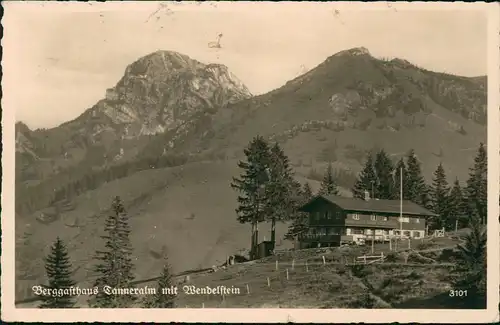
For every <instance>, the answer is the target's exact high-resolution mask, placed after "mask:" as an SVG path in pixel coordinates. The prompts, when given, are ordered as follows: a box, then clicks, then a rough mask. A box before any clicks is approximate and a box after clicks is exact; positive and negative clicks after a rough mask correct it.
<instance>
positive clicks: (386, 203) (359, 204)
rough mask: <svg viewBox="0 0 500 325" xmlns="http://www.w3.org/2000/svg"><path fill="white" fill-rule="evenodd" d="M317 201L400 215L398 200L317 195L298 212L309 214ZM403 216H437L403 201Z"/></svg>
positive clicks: (342, 206) (348, 207)
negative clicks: (312, 205)
mask: <svg viewBox="0 0 500 325" xmlns="http://www.w3.org/2000/svg"><path fill="white" fill-rule="evenodd" d="M317 200H326V201H328V202H330V203H333V204H335V205H337V206H339V207H340V208H341V209H343V210H349V211H359V212H381V213H394V214H399V213H400V205H401V201H400V200H377V199H370V200H368V201H365V200H362V199H357V198H348V197H342V196H334V195H317V196H315V197H313V198H312V199H311V200H310V201H309V202H308V203H306V204H304V205H303V206H302V207H300V209H299V210H300V211H305V212H309V211H310V209H309V207H310V205H311V204H312V203H314V202H316V201H317ZM403 214H406V215H421V216H437V214H435V213H433V212H431V211H429V210H427V209H426V208H424V207H421V206H420V205H418V204H416V203H413V202H411V201H408V200H403Z"/></svg>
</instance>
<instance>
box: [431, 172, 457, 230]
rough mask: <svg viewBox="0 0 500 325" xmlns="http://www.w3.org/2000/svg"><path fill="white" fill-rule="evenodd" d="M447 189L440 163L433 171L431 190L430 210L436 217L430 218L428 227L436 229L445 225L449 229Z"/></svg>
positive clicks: (450, 225)
mask: <svg viewBox="0 0 500 325" xmlns="http://www.w3.org/2000/svg"><path fill="white" fill-rule="evenodd" d="M449 191H450V188H449V186H448V181H447V180H446V173H445V171H444V168H443V164H442V163H440V164H439V165H438V167H437V169H436V171H435V172H434V178H433V180H432V190H431V206H432V211H433V212H434V213H436V214H437V215H438V217H437V218H435V219H433V220H431V222H430V228H433V229H437V228H441V227H446V228H448V229H450V228H451V227H452V223H453V222H452V221H450V220H448V214H449V213H450V206H449V198H448V193H449Z"/></svg>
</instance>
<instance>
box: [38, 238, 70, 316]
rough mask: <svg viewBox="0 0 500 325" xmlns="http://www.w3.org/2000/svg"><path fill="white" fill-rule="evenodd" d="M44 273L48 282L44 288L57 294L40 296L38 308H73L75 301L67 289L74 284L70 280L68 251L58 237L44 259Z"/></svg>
mask: <svg viewBox="0 0 500 325" xmlns="http://www.w3.org/2000/svg"><path fill="white" fill-rule="evenodd" d="M45 272H46V274H47V278H48V280H49V281H48V282H49V284H48V285H47V286H45V288H47V289H50V290H57V291H58V294H52V295H46V296H45V295H44V296H42V304H41V305H40V308H73V307H74V305H75V301H74V298H73V297H72V295H71V293H70V292H69V288H71V287H72V286H74V285H75V284H76V283H75V282H74V281H73V280H72V279H71V272H72V270H71V262H70V260H69V256H68V251H67V249H66V246H65V245H64V243H63V241H62V240H61V239H60V238H59V237H57V239H56V241H55V242H54V244H53V245H52V247H51V249H50V253H49V255H48V256H47V257H46V258H45ZM59 293H60V294H59Z"/></svg>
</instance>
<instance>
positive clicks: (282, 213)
mask: <svg viewBox="0 0 500 325" xmlns="http://www.w3.org/2000/svg"><path fill="white" fill-rule="evenodd" d="M299 195H300V184H299V183H296V182H295V180H294V179H293V171H292V168H291V167H290V162H289V159H288V157H287V156H286V155H285V153H284V152H283V149H281V147H280V146H279V144H278V143H275V144H274V145H273V146H272V147H271V149H270V162H269V181H268V184H267V185H266V218H267V220H269V221H271V242H272V243H273V245H274V243H275V242H276V222H277V221H285V220H287V219H291V218H292V214H293V213H295V209H296V208H298V207H297V206H296V205H297V204H296V202H295V201H296V198H297V197H298V196H299Z"/></svg>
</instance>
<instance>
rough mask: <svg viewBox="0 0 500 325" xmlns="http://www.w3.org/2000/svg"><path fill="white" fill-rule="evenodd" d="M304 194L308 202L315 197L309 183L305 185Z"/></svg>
mask: <svg viewBox="0 0 500 325" xmlns="http://www.w3.org/2000/svg"><path fill="white" fill-rule="evenodd" d="M302 194H303V197H304V199H305V200H306V201H309V200H310V199H312V197H313V196H314V194H313V191H312V189H311V185H309V183H308V182H305V183H304V186H303V188H302Z"/></svg>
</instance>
